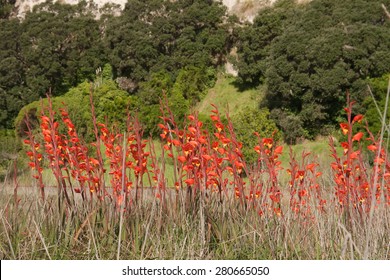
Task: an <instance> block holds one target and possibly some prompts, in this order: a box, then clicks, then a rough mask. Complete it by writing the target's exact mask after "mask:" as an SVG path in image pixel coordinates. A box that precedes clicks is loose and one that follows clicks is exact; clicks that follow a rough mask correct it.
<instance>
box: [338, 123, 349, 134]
mask: <svg viewBox="0 0 390 280" xmlns="http://www.w3.org/2000/svg"><path fill="white" fill-rule="evenodd" d="M340 127H341V130H342V132H343V134H344V135H347V133H348V131H349V124H347V123H340Z"/></svg>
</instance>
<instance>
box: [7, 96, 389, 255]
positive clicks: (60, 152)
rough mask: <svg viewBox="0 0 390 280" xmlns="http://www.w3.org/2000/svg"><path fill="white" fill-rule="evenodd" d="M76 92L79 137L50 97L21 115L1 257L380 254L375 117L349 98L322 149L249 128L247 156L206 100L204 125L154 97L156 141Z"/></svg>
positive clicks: (384, 175) (384, 223) (384, 169)
mask: <svg viewBox="0 0 390 280" xmlns="http://www.w3.org/2000/svg"><path fill="white" fill-rule="evenodd" d="M90 98H91V113H92V122H93V127H94V135H95V141H94V142H92V143H86V142H85V141H84V140H83V139H82V138H81V137H79V135H78V132H77V127H76V126H75V125H74V124H73V122H72V120H71V118H70V117H69V114H68V112H67V110H66V105H65V104H64V107H63V108H62V109H61V110H59V111H54V109H53V107H52V104H51V100H50V97H49V98H48V103H47V105H44V104H43V103H42V115H41V116H40V120H39V127H38V128H35V129H33V128H32V127H31V126H30V124H29V123H28V122H27V124H26V126H27V127H28V128H29V131H28V133H27V137H26V139H24V144H25V149H26V155H27V157H28V158H29V162H28V165H29V168H30V169H31V174H30V175H29V176H30V177H28V178H29V179H27V186H25V185H26V181H25V182H24V183H23V185H24V186H22V184H21V181H22V177H17V176H13V177H12V176H11V177H8V178H6V181H5V182H4V183H3V185H2V188H1V196H0V205H1V208H0V215H1V223H0V228H1V232H0V258H1V259H389V257H390V252H389V251H390V238H389V234H388V233H389V225H390V217H389V214H390V213H389V205H390V182H389V181H390V162H389V159H388V154H387V148H386V147H387V143H385V142H384V139H385V137H384V135H385V132H386V131H385V125H383V127H382V131H381V133H380V134H379V135H378V136H375V135H373V134H372V133H371V132H370V131H369V129H368V128H367V126H366V129H362V127H363V128H364V127H365V126H364V122H365V118H364V116H363V115H360V114H356V115H355V114H354V113H353V106H354V102H353V101H350V100H348V102H347V104H346V108H345V109H344V110H345V120H344V121H343V122H341V123H340V131H341V134H342V135H343V138H342V140H340V142H339V141H337V140H335V138H334V137H330V138H329V139H328V140H327V142H328V143H327V150H328V151H329V152H328V159H324V158H320V155H324V154H326V153H320V152H319V150H318V149H320V150H323V148H324V144H323V145H320V146H319V147H318V145H317V146H316V145H305V144H302V145H300V146H295V147H294V148H291V149H290V148H289V147H288V146H286V145H282V143H278V142H277V141H276V140H275V139H273V138H272V137H269V138H264V137H262V135H261V131H258V133H256V135H254V137H257V140H258V141H257V145H256V146H254V147H252V148H253V149H254V151H255V152H256V153H257V155H258V157H257V160H256V161H255V162H254V163H253V162H248V161H246V160H245V158H244V157H243V154H242V148H243V146H242V143H240V142H239V141H238V140H237V137H236V135H235V132H234V127H233V125H232V122H231V121H230V117H229V115H228V114H226V115H225V118H226V119H227V124H226V123H224V122H222V120H221V119H222V116H221V113H220V112H219V110H218V107H217V106H215V105H211V112H210V114H211V115H210V117H209V118H210V120H211V122H212V124H213V128H212V129H206V128H205V127H203V123H202V121H200V120H199V118H198V114H197V113H196V112H194V113H193V114H191V115H188V116H187V117H186V119H185V120H175V117H174V114H173V113H172V111H171V110H170V108H169V106H168V105H167V104H168V103H167V102H164V100H162V102H161V107H160V110H161V115H160V123H159V125H158V126H159V129H160V131H161V134H160V140H159V141H156V140H151V139H148V138H146V137H145V136H144V135H143V129H142V126H141V124H140V122H139V121H138V119H137V118H136V116H132V115H129V116H128V119H127V129H126V130H123V131H120V130H119V129H118V128H117V126H115V125H114V124H110V123H99V122H98V121H97V119H96V117H95V113H94V111H95V108H94V105H93V102H92V99H93V93H92V90H91V95H90ZM25 180H26V179H25Z"/></svg>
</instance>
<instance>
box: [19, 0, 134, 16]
mask: <svg viewBox="0 0 390 280" xmlns="http://www.w3.org/2000/svg"><path fill="white" fill-rule="evenodd" d="M44 2H46V0H17V1H16V3H15V7H17V9H18V12H17V17H20V18H24V15H25V14H26V13H27V12H28V11H31V9H32V8H33V7H34V6H35V5H37V4H41V3H44ZM55 2H61V3H66V4H72V5H74V4H77V3H79V2H81V1H80V0H55ZM87 2H88V1H87ZM91 2H93V3H94V4H97V5H98V7H99V8H100V7H103V6H104V4H107V3H113V4H119V5H120V6H121V9H123V8H124V7H125V4H126V3H127V0H94V1H91Z"/></svg>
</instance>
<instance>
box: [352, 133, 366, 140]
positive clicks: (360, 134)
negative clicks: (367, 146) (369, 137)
mask: <svg viewBox="0 0 390 280" xmlns="http://www.w3.org/2000/svg"><path fill="white" fill-rule="evenodd" d="M363 136H364V133H363V132H358V133H356V134H355V135H354V136H353V138H352V141H357V142H359V141H360V139H362V137H363Z"/></svg>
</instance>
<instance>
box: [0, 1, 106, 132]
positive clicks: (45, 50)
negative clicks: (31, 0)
mask: <svg viewBox="0 0 390 280" xmlns="http://www.w3.org/2000/svg"><path fill="white" fill-rule="evenodd" d="M104 61H105V55H104V49H103V45H102V43H101V31H100V27H99V23H98V22H97V21H96V20H95V19H94V16H93V14H92V13H91V12H90V10H89V8H88V7H87V4H86V2H85V1H82V2H80V3H79V4H78V5H76V6H73V5H63V4H59V3H53V2H47V3H43V4H40V5H37V6H35V7H34V10H33V12H28V13H27V14H26V17H25V19H24V20H23V21H19V20H17V19H9V20H4V21H3V20H2V21H0V97H1V100H2V101H1V104H0V121H1V122H0V123H1V127H3V128H11V127H12V125H13V120H14V119H15V117H16V115H17V114H18V112H19V110H20V109H21V108H22V107H23V106H24V105H27V104H29V103H30V102H32V101H35V100H38V99H39V98H41V97H44V96H45V95H46V93H47V92H48V91H49V90H50V91H51V94H53V95H55V96H58V95H62V94H64V93H65V92H67V91H68V90H69V89H70V88H71V87H74V86H76V85H77V84H79V83H81V82H83V81H84V80H85V79H92V78H93V77H94V75H95V69H97V68H98V66H101V65H102V64H103V63H104Z"/></svg>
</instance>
